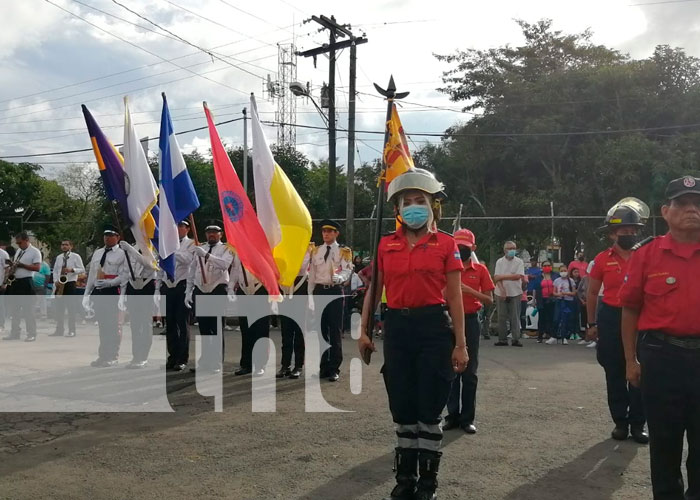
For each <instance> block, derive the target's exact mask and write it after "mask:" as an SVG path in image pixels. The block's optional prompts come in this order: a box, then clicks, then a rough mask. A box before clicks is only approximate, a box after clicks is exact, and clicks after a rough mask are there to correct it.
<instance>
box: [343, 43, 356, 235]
mask: <svg viewBox="0 0 700 500" xmlns="http://www.w3.org/2000/svg"><path fill="white" fill-rule="evenodd" d="M352 41H353V42H354V41H355V40H352ZM356 80H357V44H356V43H353V44H352V45H351V46H350V94H349V96H348V197H347V201H346V206H345V219H346V225H347V227H346V234H347V242H348V246H350V247H351V248H352V246H353V240H354V237H355V83H356Z"/></svg>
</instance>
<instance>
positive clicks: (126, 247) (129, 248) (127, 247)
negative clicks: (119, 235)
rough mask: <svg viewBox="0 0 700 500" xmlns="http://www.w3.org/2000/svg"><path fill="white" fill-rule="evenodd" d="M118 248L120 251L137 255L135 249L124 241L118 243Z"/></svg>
mask: <svg viewBox="0 0 700 500" xmlns="http://www.w3.org/2000/svg"><path fill="white" fill-rule="evenodd" d="M119 248H121V249H122V250H124V251H125V252H131V253H138V252H137V251H136V249H135V248H134V247H133V246H131V245H129V244H128V243H127V242H126V241H124V240H122V241H120V242H119Z"/></svg>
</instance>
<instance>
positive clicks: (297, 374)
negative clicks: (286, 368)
mask: <svg viewBox="0 0 700 500" xmlns="http://www.w3.org/2000/svg"><path fill="white" fill-rule="evenodd" d="M299 377H301V368H296V367H295V368H294V369H293V370H292V371H291V372H290V373H289V378H291V379H298V378H299Z"/></svg>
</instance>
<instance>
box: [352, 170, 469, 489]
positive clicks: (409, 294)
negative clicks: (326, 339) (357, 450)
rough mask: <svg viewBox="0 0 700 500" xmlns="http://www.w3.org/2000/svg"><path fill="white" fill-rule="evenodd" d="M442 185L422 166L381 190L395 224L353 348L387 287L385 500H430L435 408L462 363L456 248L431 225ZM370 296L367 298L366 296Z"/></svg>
mask: <svg viewBox="0 0 700 500" xmlns="http://www.w3.org/2000/svg"><path fill="white" fill-rule="evenodd" d="M443 190H444V186H443V184H442V183H441V182H439V181H438V180H437V179H435V177H434V176H433V175H432V174H431V173H430V172H428V171H427V170H423V169H411V170H408V171H407V172H405V173H403V174H401V175H399V176H397V177H396V178H395V179H394V180H392V181H391V183H390V184H389V188H388V192H387V195H388V198H389V201H390V202H393V204H394V210H395V213H396V215H397V220H398V221H399V222H400V223H401V226H400V228H399V229H398V230H397V231H396V232H395V233H392V234H390V235H388V236H385V237H383V238H382V239H381V242H380V243H379V248H378V252H377V257H376V260H377V268H378V269H377V270H378V273H377V278H376V282H374V283H372V285H373V286H372V292H369V293H367V294H366V296H365V304H364V307H363V309H362V329H361V332H362V333H361V336H360V339H359V340H358V347H359V349H360V353H361V354H362V355H363V357H365V356H366V354H367V352H368V351H374V350H375V347H374V344H373V343H372V341H371V340H370V338H369V337H368V336H367V333H366V332H367V327H368V326H369V325H371V324H372V323H371V321H372V318H371V317H370V314H371V313H370V311H371V310H372V307H371V306H372V305H373V304H374V305H376V304H377V303H378V302H379V300H380V297H381V295H382V289H386V299H387V310H386V315H385V322H384V328H385V331H384V335H385V336H384V366H383V367H382V373H383V375H384V383H385V385H386V391H387V395H388V397H389V408H390V410H391V416H392V419H393V421H394V423H395V424H396V436H397V440H398V443H397V447H396V455H395V456H396V458H395V464H396V483H397V484H396V487H395V488H394V489H393V491H392V492H391V495H390V496H389V497H388V500H409V499H410V500H435V499H436V498H437V494H436V493H435V491H436V488H437V485H438V484H437V475H438V469H439V467H440V460H441V457H442V453H441V452H440V451H439V450H440V446H441V442H442V428H441V426H440V421H441V420H442V419H441V417H440V414H441V413H442V410H443V408H444V407H445V404H446V403H447V400H448V396H449V393H450V387H451V385H452V380H453V379H454V376H455V372H456V373H461V372H463V371H464V370H465V369H466V367H467V362H468V360H469V356H468V354H467V343H466V338H465V335H464V308H463V304H462V291H461V280H460V278H461V271H462V269H463V265H462V259H461V256H460V252H459V250H458V249H457V245H456V243H455V240H454V238H453V237H452V236H451V235H449V234H447V233H443V232H440V231H438V229H437V221H438V220H439V218H440V199H441V198H443V197H444V193H443ZM372 301H374V302H372Z"/></svg>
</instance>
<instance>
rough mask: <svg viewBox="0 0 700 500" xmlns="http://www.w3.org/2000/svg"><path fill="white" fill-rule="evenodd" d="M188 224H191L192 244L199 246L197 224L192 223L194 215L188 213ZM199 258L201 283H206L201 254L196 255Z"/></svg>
mask: <svg viewBox="0 0 700 500" xmlns="http://www.w3.org/2000/svg"><path fill="white" fill-rule="evenodd" d="M189 219H190V226H192V239H193V240H194V244H195V245H197V246H199V237H198V236H197V226H195V225H194V215H192V214H190V217H189ZM197 258H198V259H199V270H200V271H201V273H202V284H204V285H206V284H207V276H206V274H205V273H204V262H203V261H202V257H201V256H199V255H198V256H197Z"/></svg>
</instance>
